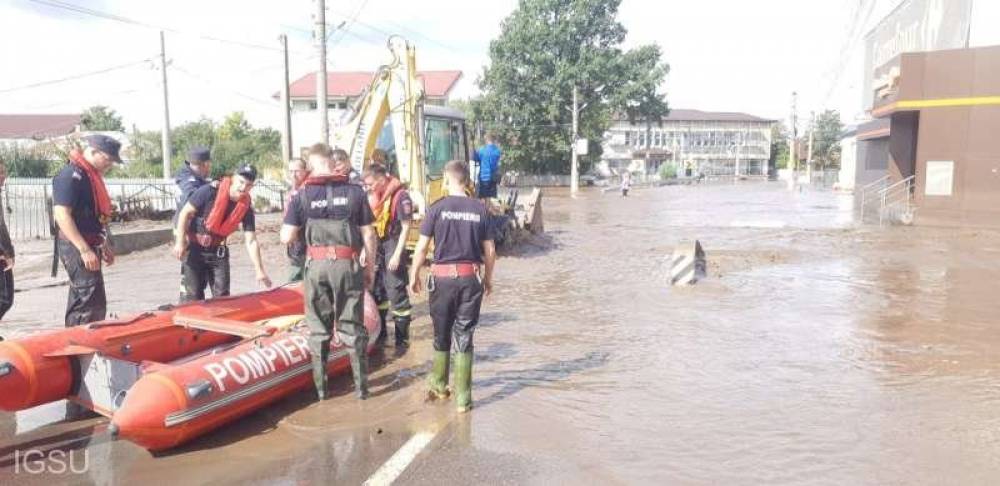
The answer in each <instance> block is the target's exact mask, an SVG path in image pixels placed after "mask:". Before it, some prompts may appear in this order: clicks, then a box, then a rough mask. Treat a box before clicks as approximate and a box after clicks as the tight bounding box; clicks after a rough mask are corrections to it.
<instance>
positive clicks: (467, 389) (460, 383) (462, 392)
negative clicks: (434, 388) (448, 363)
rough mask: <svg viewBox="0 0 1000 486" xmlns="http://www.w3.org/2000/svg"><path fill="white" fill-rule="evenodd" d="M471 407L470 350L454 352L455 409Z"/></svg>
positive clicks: (465, 409)
mask: <svg viewBox="0 0 1000 486" xmlns="http://www.w3.org/2000/svg"><path fill="white" fill-rule="evenodd" d="M471 408H472V352H471V351H470V352H468V353H456V354H455V409H456V410H458V413H465V412H468V411H469V409H471Z"/></svg>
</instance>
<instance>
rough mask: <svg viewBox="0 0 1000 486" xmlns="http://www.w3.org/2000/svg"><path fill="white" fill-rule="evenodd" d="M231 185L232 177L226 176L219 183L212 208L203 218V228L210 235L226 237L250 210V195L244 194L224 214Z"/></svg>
mask: <svg viewBox="0 0 1000 486" xmlns="http://www.w3.org/2000/svg"><path fill="white" fill-rule="evenodd" d="M232 185H233V178H232V177H226V178H225V179H222V182H221V183H219V190H218V192H216V193H215V202H213V203H212V210H211V211H210V212H209V213H208V217H207V218H205V229H207V230H208V231H209V232H210V233H212V235H214V236H218V237H220V238H223V239H224V238H226V237H228V236H229V235H231V234H233V232H234V231H236V227H237V226H239V224H240V221H243V217H244V216H246V214H247V211H249V210H250V195H249V194H244V195H242V196H240V199H239V200H238V201H236V206H235V207H233V211H232V212H231V213H229V216H226V209H228V208H229V188H230V187H232Z"/></svg>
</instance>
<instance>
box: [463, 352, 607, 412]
mask: <svg viewBox="0 0 1000 486" xmlns="http://www.w3.org/2000/svg"><path fill="white" fill-rule="evenodd" d="M610 356H611V353H609V352H607V351H593V352H591V353H587V354H586V355H585V356H582V357H579V358H576V359H571V360H559V361H554V362H551V363H546V364H543V365H541V366H538V367H536V368H529V369H522V370H506V371H499V372H497V373H496V374H495V375H494V376H491V377H489V378H484V379H481V380H475V381H474V382H473V386H472V388H473V393H475V390H476V389H483V388H491V387H494V386H498V385H499V386H500V389H499V390H497V391H496V392H494V393H493V394H491V395H489V396H487V397H485V398H483V399H480V400H476V401H475V406H476V407H477V408H481V407H485V406H487V405H490V404H492V403H495V402H498V401H500V400H503V399H505V398H508V397H510V396H511V395H514V394H515V393H517V392H520V391H521V390H524V389H525V388H529V387H533V386H543V385H546V384H550V383H555V382H562V381H566V380H569V379H570V378H572V377H573V375H576V374H579V373H581V372H584V371H587V370H592V369H596V368H600V367H602V366H604V365H606V364H607V363H608V361H609V360H610Z"/></svg>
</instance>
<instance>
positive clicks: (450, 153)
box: [375, 105, 474, 249]
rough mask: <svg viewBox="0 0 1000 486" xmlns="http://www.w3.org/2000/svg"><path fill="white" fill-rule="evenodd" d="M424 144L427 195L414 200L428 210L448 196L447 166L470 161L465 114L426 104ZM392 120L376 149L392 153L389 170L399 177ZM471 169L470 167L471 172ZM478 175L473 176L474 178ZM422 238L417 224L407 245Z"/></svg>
mask: <svg viewBox="0 0 1000 486" xmlns="http://www.w3.org/2000/svg"><path fill="white" fill-rule="evenodd" d="M420 122H421V128H420V132H421V133H422V137H421V138H422V140H421V144H422V147H423V149H424V150H423V153H424V176H425V178H426V183H425V185H424V187H425V191H426V192H425V194H415V193H414V192H412V191H411V193H410V197H411V198H414V202H415V203H416V205H417V206H418V207H421V208H426V207H428V206H430V205H431V204H433V203H434V201H437V200H438V199H440V198H442V197H444V195H445V194H444V189H443V187H442V180H443V175H442V174H443V172H444V166H445V164H447V163H448V162H449V161H452V160H466V161H468V160H469V154H470V152H469V138H468V133H467V131H466V126H465V115H464V114H463V113H462V112H461V111H459V110H456V109H454V108H448V107H444V106H436V105H426V106H424V107H423V117H422V118H421V121H420ZM394 133H395V132H394V130H393V126H392V120H386V122H385V125H384V126H383V127H382V130H381V132H380V133H379V136H378V139H377V140H376V142H375V147H376V148H379V149H382V150H384V151H385V152H386V154H388V160H387V163H388V165H389V167H388V168H389V171H390V172H391V173H392V174H393V175H395V176H397V177H399V164H398V160H397V158H396V139H395V136H394ZM472 170H473V169H472V168H471V164H470V171H472ZM473 175H474V174H470V178H471V176H473ZM418 236H419V228H417V227H416V225H414V226H413V227H412V228H411V229H410V235H409V236H408V238H407V240H408V244H407V246H408V247H410V249H412V246H413V245H415V244H416V241H417V238H418Z"/></svg>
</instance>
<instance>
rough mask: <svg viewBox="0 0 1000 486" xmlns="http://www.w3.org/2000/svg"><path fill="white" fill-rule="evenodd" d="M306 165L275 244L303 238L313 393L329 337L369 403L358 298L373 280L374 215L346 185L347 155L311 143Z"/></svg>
mask: <svg viewBox="0 0 1000 486" xmlns="http://www.w3.org/2000/svg"><path fill="white" fill-rule="evenodd" d="M309 165H310V167H311V168H312V175H311V176H310V177H309V178H308V179H306V181H305V185H304V186H303V187H302V189H301V190H300V191H299V192H298V194H296V195H295V196H294V197H293V198H292V202H291V208H290V210H289V211H287V212H286V213H285V220H284V225H283V226H282V228H281V242H282V243H284V244H286V245H287V244H289V243H292V242H294V241H296V240H297V239H299V238H300V237H303V236H304V237H305V243H306V256H307V258H306V271H305V311H306V324H308V326H309V351H310V354H311V355H312V369H313V382H314V383H315V385H316V395H317V396H318V398H319V399H320V400H325V399H326V398H327V393H328V390H327V362H328V361H329V358H330V340H331V338H335V339H337V340H339V341H341V342H343V343H344V345H345V346H346V347H347V350H348V354H349V356H350V362H351V372H352V374H353V376H354V386H355V392H356V394H357V396H358V398H359V399H361V400H364V399H365V398H368V356H367V354H366V351H367V347H368V330H367V329H365V326H364V292H365V289H367V288H371V282H372V279H373V277H374V258H373V256H374V255H375V230H374V229H373V228H372V221H373V220H374V217H373V216H372V212H371V208H369V206H368V204H367V200H366V198H365V193H364V189H362V188H361V186H358V185H355V184H351V183H349V182H348V175H349V174H350V171H351V162H350V158H349V157H348V155H347V152H344V151H343V150H332V149H331V148H330V147H329V146H328V145H326V144H323V143H318V144H315V145H313V146H312V147H310V148H309ZM302 228H305V231H304V232H302V231H301V230H302ZM300 234H301V236H300ZM362 248H364V250H365V264H364V265H362V263H361V262H360V256H361V250H362Z"/></svg>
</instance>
